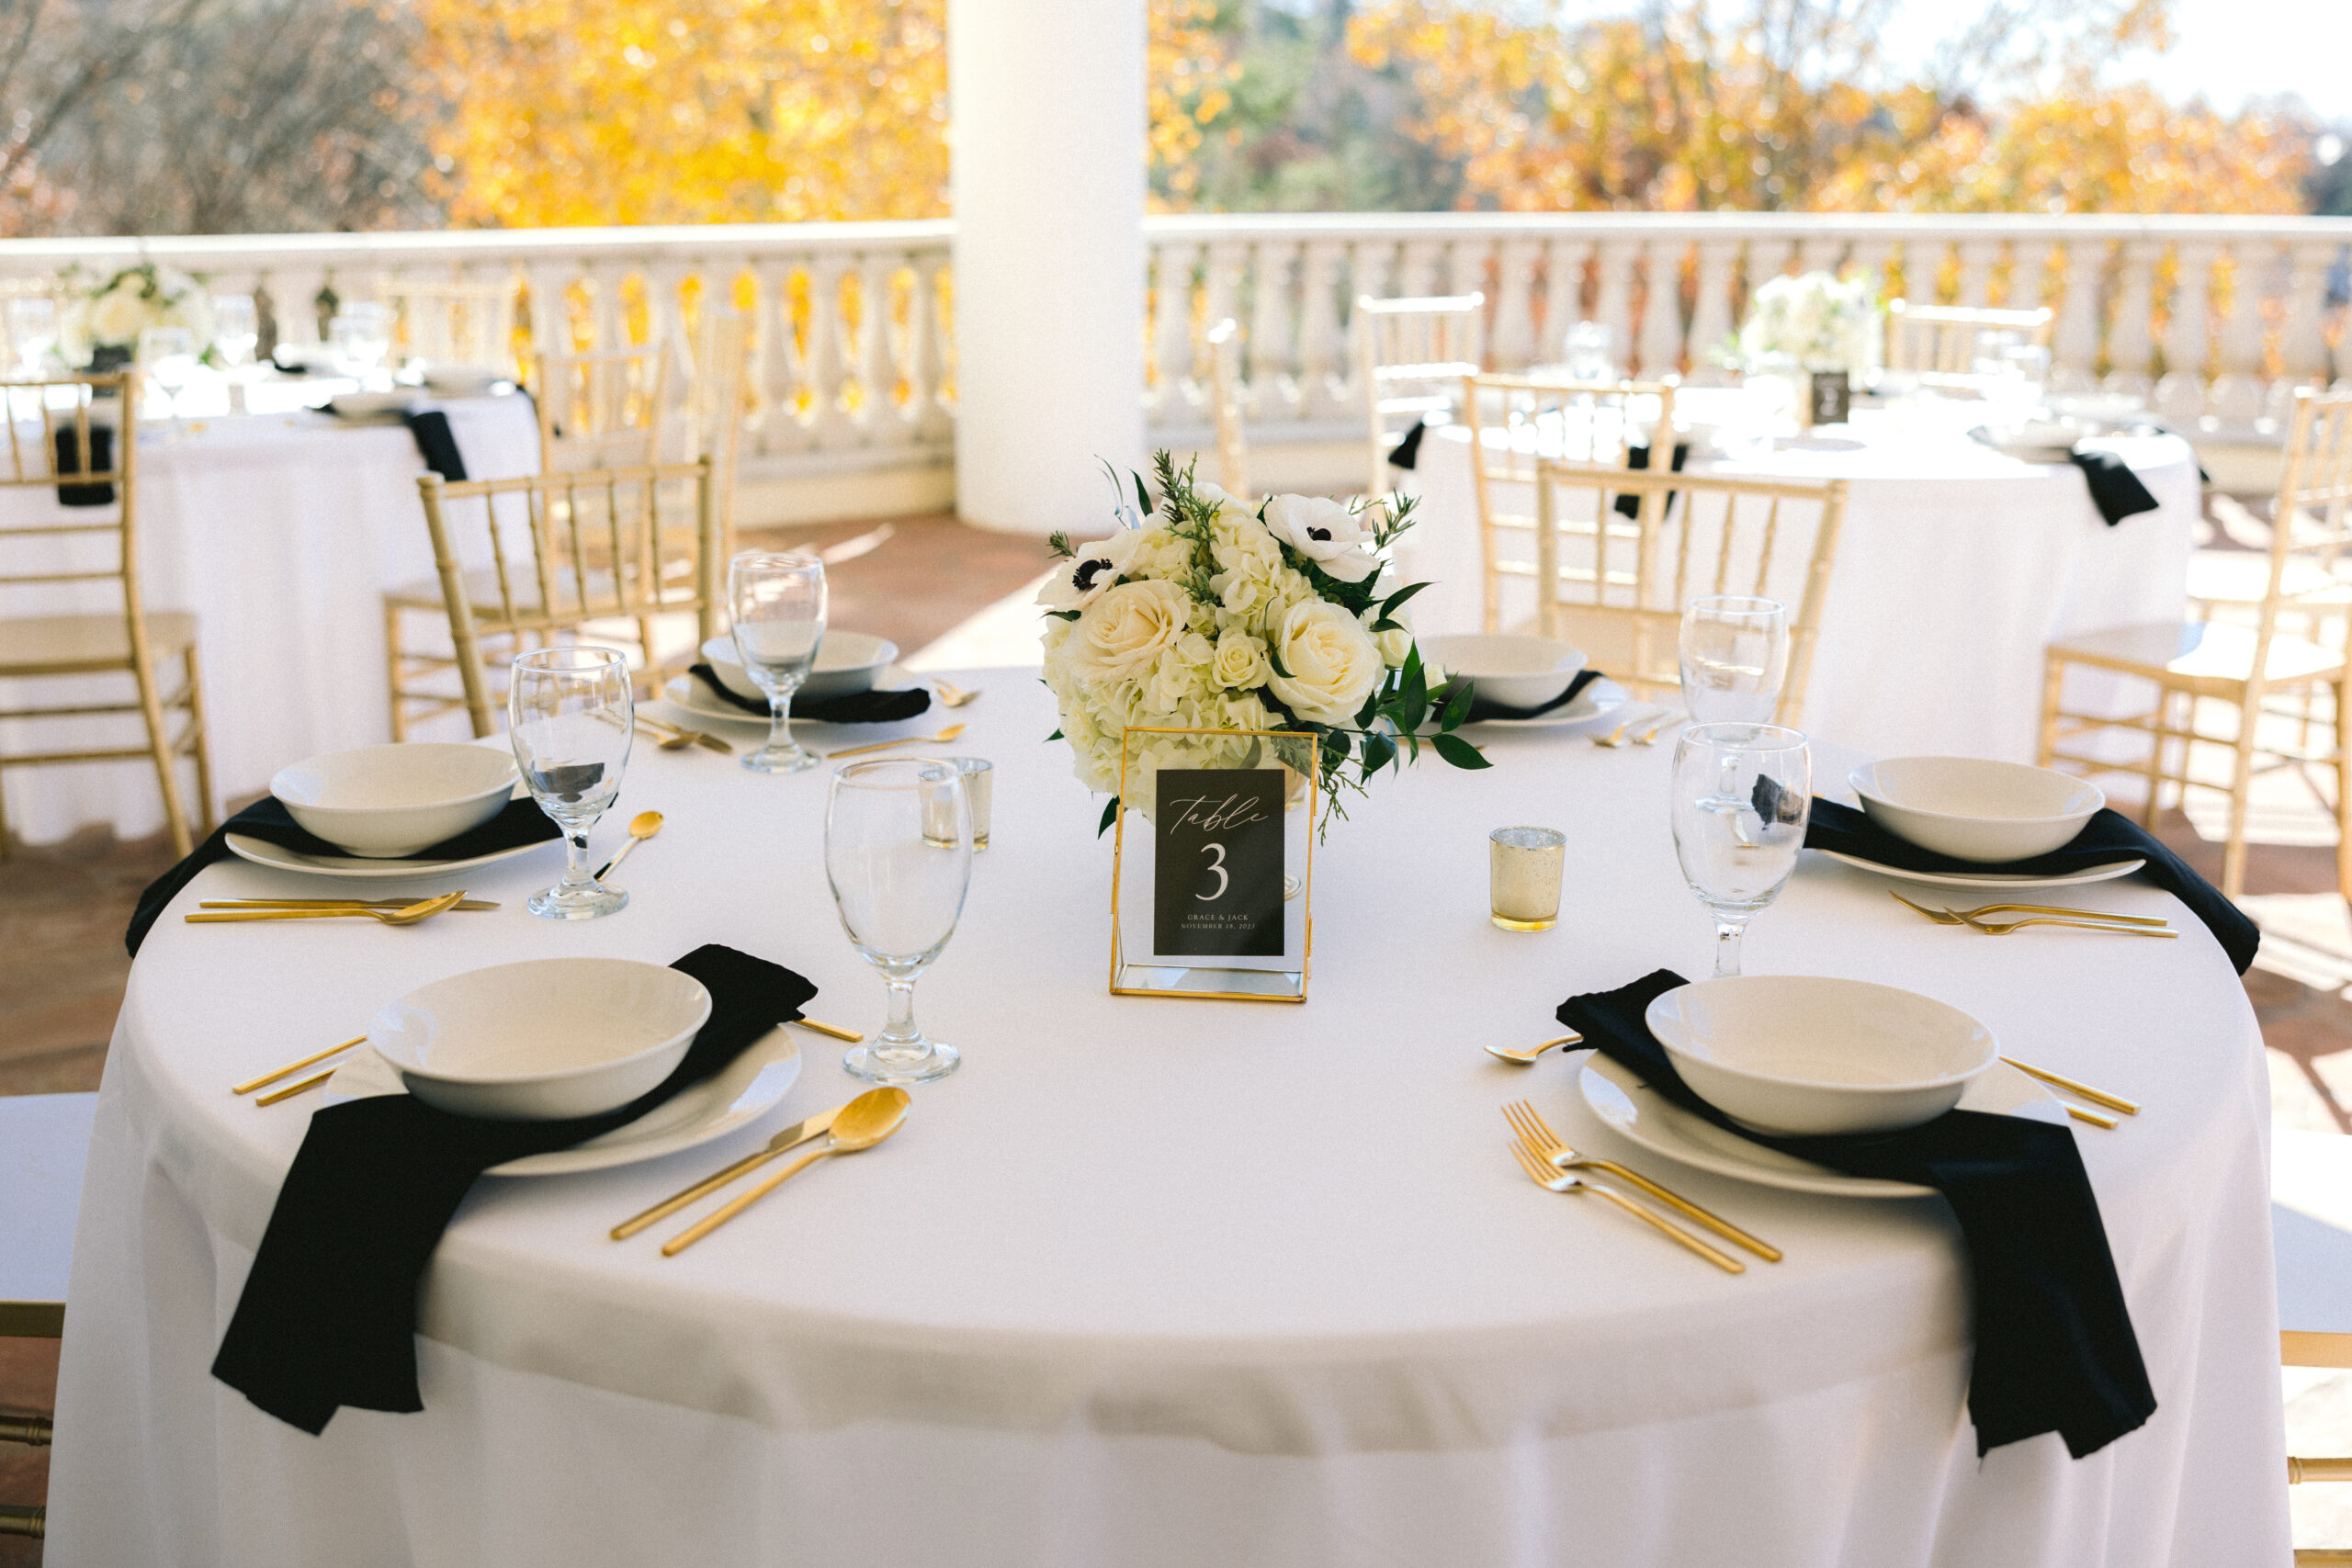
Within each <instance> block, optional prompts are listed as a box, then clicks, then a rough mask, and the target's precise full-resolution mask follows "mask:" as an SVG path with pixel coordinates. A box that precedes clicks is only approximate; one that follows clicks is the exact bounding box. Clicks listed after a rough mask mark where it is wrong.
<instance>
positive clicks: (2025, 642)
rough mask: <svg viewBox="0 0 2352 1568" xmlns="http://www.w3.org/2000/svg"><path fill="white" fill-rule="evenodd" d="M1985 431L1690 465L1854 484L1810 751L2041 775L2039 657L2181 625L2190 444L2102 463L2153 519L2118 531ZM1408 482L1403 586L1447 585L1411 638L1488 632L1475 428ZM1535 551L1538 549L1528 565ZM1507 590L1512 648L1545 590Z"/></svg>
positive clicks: (2109, 684) (1893, 434)
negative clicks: (1824, 743)
mask: <svg viewBox="0 0 2352 1568" xmlns="http://www.w3.org/2000/svg"><path fill="white" fill-rule="evenodd" d="M1725 396H1726V394H1724V393H1721V392H1715V391H1713V390H1707V391H1704V392H1702V393H1701V394H1694V397H1704V398H1707V399H1711V400H1717V401H1720V400H1722V399H1724V397H1725ZM1699 406H1706V405H1704V404H1701V405H1699ZM1680 407H1681V405H1680V404H1678V405H1677V408H1678V412H1679V410H1680ZM1982 417H1983V414H1982V411H1981V406H1980V408H1979V410H1978V412H1974V413H1971V412H1968V410H1967V408H1966V407H1965V406H1961V405H1947V406H1942V407H1939V406H1937V405H1926V406H1923V407H1921V408H1918V409H1914V410H1903V411H1879V410H1866V411H1860V412H1857V414H1856V416H1855V420H1854V423H1853V424H1851V425H1850V426H1838V427H1825V428H1824V429H1822V430H1820V431H1817V432H1815V433H1813V434H1807V435H1802V436H1792V437H1783V438H1782V439H1781V441H1780V442H1778V443H1777V444H1776V445H1775V446H1774V447H1773V449H1771V450H1770V451H1768V452H1762V453H1759V454H1757V455H1755V456H1751V457H1742V458H1740V459H1739V460H1736V461H1734V460H1730V459H1724V458H1712V459H1711V458H1705V457H1695V456H1694V457H1693V458H1692V459H1691V465H1690V466H1691V468H1692V469H1693V470H1703V471H1705V472H1708V473H1713V474H1722V475H1725V476H1730V477H1754V478H1758V479H1801V480H1819V479H1844V480H1846V481H1847V485H1848V489H1847V497H1846V514H1845V523H1844V526H1843V528H1842V529H1841V530H1840V532H1839V534H1838V548H1837V553H1836V555H1835V556H1834V557H1833V558H1832V561H1831V566H1830V572H1829V589H1828V592H1827V595H1826V599H1825V601H1824V603H1823V605H1822V611H1821V625H1820V635H1819V637H1818V639H1817V640H1816V642H1815V647H1814V657H1813V674H1812V679H1811V681H1810V682H1809V683H1808V685H1807V687H1806V690H1805V694H1804V712H1803V715H1802V716H1801V723H1800V728H1804V730H1806V731H1807V732H1809V733H1812V734H1817V735H1827V736H1833V737H1835V738H1837V739H1840V740H1843V741H1846V742H1848V743H1849V744H1851V745H1855V746H1861V747H1865V748H1867V749H1869V750H1872V751H1875V752H1877V753H1879V754H1880V755H1882V756H1911V755H1919V754H1943V755H1951V754H1958V755H1964V756H1971V757H1996V758H2002V759H2006V760H2007V761H2019V762H2030V761H2033V760H2034V744H2035V740H2036V739H2037V738H2038V737H2039V736H2040V734H2041V687H2042V649H2044V648H2045V647H2047V646H2048V645H2049V644H2050V643H2051V642H2052V640H2054V639H2056V638H2058V637H2064V636H2067V635H2070V634H2074V633H2079V632H2085V631H2094V630H2098V629H2100V628H2103V627H2108V626H2135V625H2141V624H2144V623H2149V622H2159V623H2160V622H2165V621H2178V620H2180V619H2182V618H2183V615H2184V613H2185V611H2186V609H2187V606H2188V555H2189V551H2190V548H2191V547H2192V537H2191V533H2192V529H2193V528H2194V526H2195V524H2196V521H2197V518H2198V516H2199V492H2198V481H2197V457H2196V454H2195V453H2194V452H2193V451H2192V450H2191V449H2190V447H2189V446H2188V442H2186V441H2184V440H2182V439H2181V438H2180V437H2178V436H2177V435H2154V436H2128V437H2115V438H2111V439H2109V440H2106V441H2103V442H2101V443H2098V445H2100V446H2104V447H2106V448H2108V449H2109V450H2111V451H2113V452H2115V453H2116V454H2117V455H2118V456H2120V457H2122V458H2123V460H2124V461H2125V462H2127V463H2129V464H2130V465H2131V468H2132V470H2133V471H2134V472H2135V473H2137V474H2138V475H2139V477H2140V480H2141V482H2142V483H2143V484H2144V485H2146V486H2147V487H2148V491H2149V492H2150V493H2151V494H2152V495H2154V497H2155V499H2156V502H2157V507H2156V510H2155V511H2154V512H2144V513H2140V514H2138V515H2136V516H2132V517H2127V518H2125V519H2124V520H2123V521H2122V522H2121V523H2120V524H2118V525H2114V526H2112V527H2110V526H2109V525H2108V524H2107V523H2106V521H2105V520H2104V519H2102V518H2101V517H2100V516H2099V514H2098V509H2097V508H2096V507H2094V506H2093V505H2092V504H2091V500H2090V492H2089V491H2088V489H2087V488H2086V486H2085V484H2084V481H2083V476H2082V474H2081V472H2080V471H2079V470H2077V469H2076V468H2075V467H2074V465H2073V464H2071V463H2028V462H2021V461H2019V460H2018V459H2017V458H2015V457H2007V456H2004V455H2003V454H2001V453H1999V452H1996V451H1995V450H1993V449H1992V448H1991V447H1989V446H1984V445H1982V444H1981V443H1978V442H1975V441H1973V440H1971V439H1969V437H1968V436H1967V434H1965V425H1966V424H1967V423H1974V422H1976V421H1978V420H1981V418H1982ZM1496 434H1501V433H1499V432H1498V433H1496ZM1399 482H1400V484H1401V486H1402V488H1403V489H1404V490H1405V491H1408V493H1411V494H1417V495H1419V497H1420V498H1421V505H1420V512H1419V515H1420V519H1421V520H1420V523H1419V525H1417V526H1416V527H1415V528H1414V529H1413V530H1412V531H1410V532H1409V533H1408V534H1407V535H1406V536H1405V537H1404V539H1403V540H1402V541H1401V542H1400V544H1399V546H1398V549H1397V566H1398V569H1399V570H1401V571H1402V572H1403V573H1404V575H1405V581H1421V580H1422V579H1430V580H1433V586H1431V587H1430V589H1428V590H1427V591H1425V592H1422V593H1421V594H1419V596H1417V597H1416V598H1415V599H1414V601H1413V605H1412V609H1413V618H1414V625H1415V626H1416V627H1417V629H1419V631H1420V632H1421V633H1422V634H1424V635H1427V634H1430V633H1436V632H1475V631H1477V630H1480V629H1481V626H1482V620H1483V608H1482V606H1483V600H1482V598H1481V595H1480V589H1479V583H1480V581H1481V579H1482V577H1483V574H1484V571H1485V562H1484V557H1483V555H1482V553H1481V548H1480V545H1479V536H1478V508H1477V499H1476V493H1475V491H1474V490H1473V481H1472V479H1471V472H1470V433H1469V429H1468V427H1467V426H1464V425H1446V426H1439V427H1437V428H1435V429H1433V430H1431V431H1430V433H1429V434H1428V438H1427V439H1425V440H1424V441H1423V442H1422V443H1421V446H1420V451H1419V462H1418V465H1417V467H1416V468H1415V469H1414V470H1413V471H1412V472H1411V473H1409V474H1404V475H1400V476H1399ZM1496 504H1497V505H1498V507H1500V508H1501V509H1502V510H1503V511H1505V512H1507V513H1518V514H1520V515H1521V516H1532V515H1533V514H1534V511H1535V502H1534V495H1533V491H1532V488H1531V487H1529V486H1525V485H1498V486H1497V487H1496ZM1519 554H1520V556H1521V558H1529V557H1531V556H1532V545H1526V546H1524V547H1522V549H1521V551H1520V552H1519ZM1505 589H1506V592H1505V594H1504V598H1503V607H1502V615H1501V626H1502V628H1503V629H1504V630H1511V629H1513V628H1515V627H1517V626H1520V624H1521V623H1522V622H1524V621H1526V620H1528V619H1529V618H1530V617H1532V615H1534V613H1535V584H1534V582H1533V581H1532V579H1530V578H1516V579H1511V580H1509V581H1507V582H1506V584H1505ZM2079 678H2081V679H2084V680H2086V681H2087V680H2089V679H2091V677H2090V676H2089V673H2088V672H2087V671H2086V672H2082V675H2081V676H2080V677H2079ZM2115 684H2116V682H2114V681H2112V680H2104V681H2102V682H2100V683H2099V685H2098V689H2097V690H2092V689H2090V688H2088V687H2086V688H2085V689H2084V690H2083V691H2080V692H2076V691H2074V690H2073V689H2071V688H2070V700H2072V701H2073V702H2074V703H2075V705H2076V711H2083V712H2088V711H2093V708H2094V707H2095V706H2098V707H2103V706H2106V705H2109V703H2110V702H2111V700H2112V698H2113V697H2114V696H2116V695H2118V694H2116V693H2114V692H2113V690H2112V688H2113V687H2114V686H2115ZM2119 711H2131V710H2130V709H2129V708H2125V709H2122V710H2119ZM2127 787H2128V786H2127Z"/></svg>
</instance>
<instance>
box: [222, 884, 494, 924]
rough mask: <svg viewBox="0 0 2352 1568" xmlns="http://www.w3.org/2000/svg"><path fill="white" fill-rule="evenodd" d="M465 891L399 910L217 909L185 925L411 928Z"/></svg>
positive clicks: (349, 907) (356, 907)
mask: <svg viewBox="0 0 2352 1568" xmlns="http://www.w3.org/2000/svg"><path fill="white" fill-rule="evenodd" d="M465 897H466V890H465V889H464V888H462V887H460V888H459V889H458V891H456V892H455V893H444V894H443V895H441V897H438V898H427V899H425V900H424V902H423V903H421V904H411V905H409V906H407V907H406V908H400V909H371V908H368V906H367V905H365V904H345V905H341V906H339V907H335V908H325V909H220V910H215V911H213V912H212V913H210V914H204V915H187V916H184V917H183V918H184V919H186V920H187V923H188V924H190V925H192V926H194V925H207V924H220V923H225V922H227V921H230V920H347V919H352V918H354V917H355V916H362V915H364V916H366V917H367V918H368V919H371V920H381V921H383V922H384V924H386V925H388V926H413V925H414V924H416V922H417V921H419V920H429V919H432V918H433V917H434V916H435V915H437V914H440V913H441V912H442V911H443V910H445V909H454V908H457V907H458V905H459V904H461V903H463V902H464V901H465Z"/></svg>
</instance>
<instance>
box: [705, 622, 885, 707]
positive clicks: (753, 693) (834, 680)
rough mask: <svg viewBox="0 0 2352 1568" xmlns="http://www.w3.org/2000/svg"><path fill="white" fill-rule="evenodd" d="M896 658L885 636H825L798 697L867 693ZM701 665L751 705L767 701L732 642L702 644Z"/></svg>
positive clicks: (724, 639)
mask: <svg viewBox="0 0 2352 1568" xmlns="http://www.w3.org/2000/svg"><path fill="white" fill-rule="evenodd" d="M898 657H899V645H898V644H897V643H895V642H892V641H890V640H889V639H888V637H867V636H866V635H865V633H864V632H837V631H828V632H826V633H825V640H824V641H822V642H820V643H819V644H818V645H817V664H816V667H815V668H814V669H812V670H810V671H809V679H808V680H807V681H805V682H802V683H801V686H800V692H799V695H802V696H807V697H846V696H849V695H851V694H854V693H857V692H869V691H872V690H873V689H874V682H876V681H877V680H879V679H880V678H881V675H882V671H885V670H887V669H888V668H889V667H890V661H891V660H894V659H896V658H898ZM702 658H703V662H704V663H706V664H707V665H709V666H710V667H711V669H713V670H714V671H718V679H719V682H720V683H721V684H723V685H724V686H725V687H726V688H727V689H728V690H729V691H730V692H732V693H734V694H736V695H737V696H739V697H744V698H748V699H750V700H751V701H752V702H755V703H763V702H765V701H767V696H766V694H764V693H763V692H762V691H761V690H760V687H759V682H756V681H754V680H752V672H751V671H749V670H746V669H744V668H743V661H742V660H741V658H739V657H737V655H736V652H735V639H734V638H733V637H712V638H711V639H710V640H709V641H708V642H707V643H704V644H703V645H702Z"/></svg>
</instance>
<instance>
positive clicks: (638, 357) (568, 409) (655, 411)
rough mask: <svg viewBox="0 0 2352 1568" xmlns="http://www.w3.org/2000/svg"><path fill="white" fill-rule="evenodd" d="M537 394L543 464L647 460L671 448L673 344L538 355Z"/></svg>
mask: <svg viewBox="0 0 2352 1568" xmlns="http://www.w3.org/2000/svg"><path fill="white" fill-rule="evenodd" d="M531 395H532V397H533V398H534V399H536V400H537V403H538V410H539V467H540V468H543V469H545V470H547V471H548V472H549V473H555V472H558V471H560V470H563V469H569V468H641V467H643V466H645V465H646V464H649V463H658V462H660V461H661V460H662V457H664V456H665V455H666V454H665V453H664V451H663V447H662V442H663V440H664V438H665V437H666V436H667V435H668V434H669V430H670V350H669V345H668V344H665V343H661V342H655V343H649V344H636V345H634V346H632V347H628V348H615V349H604V350H600V351H598V352H597V353H594V354H539V355H533V356H532V362H531Z"/></svg>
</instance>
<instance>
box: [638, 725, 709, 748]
mask: <svg viewBox="0 0 2352 1568" xmlns="http://www.w3.org/2000/svg"><path fill="white" fill-rule="evenodd" d="M638 728H639V729H644V730H645V733H646V734H648V735H650V736H651V737H652V738H653V743H654V744H655V745H656V746H659V747H660V748H662V750H664V751H683V750H685V749H686V748H687V747H689V746H691V745H693V744H694V743H695V738H694V737H693V736H691V735H688V734H686V733H685V732H684V731H683V730H682V731H680V732H679V733H678V734H675V735H664V734H662V733H661V732H660V731H659V730H654V729H646V727H645V724H644V721H643V720H641V719H640V720H639V722H638Z"/></svg>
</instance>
